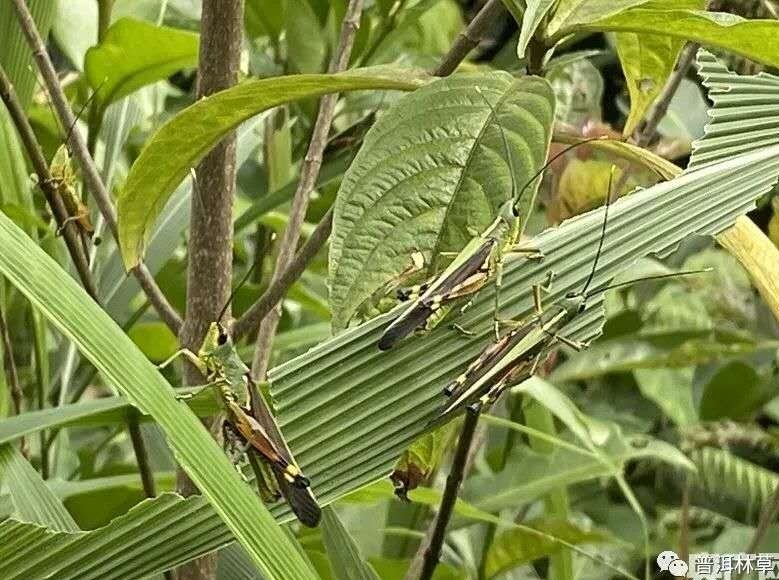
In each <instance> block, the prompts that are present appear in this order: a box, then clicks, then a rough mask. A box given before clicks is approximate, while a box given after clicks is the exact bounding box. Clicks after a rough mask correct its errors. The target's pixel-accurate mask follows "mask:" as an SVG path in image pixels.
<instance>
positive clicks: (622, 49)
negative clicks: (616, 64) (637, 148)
mask: <svg viewBox="0 0 779 580" xmlns="http://www.w3.org/2000/svg"><path fill="white" fill-rule="evenodd" d="M616 44H617V54H618V55H619V61H620V63H621V64H622V72H623V73H624V74H625V80H626V81H627V85H628V93H629V94H630V114H629V115H628V118H627V120H626V121H625V127H624V128H623V130H622V134H623V135H625V136H630V135H632V134H633V132H634V131H635V130H636V127H637V126H638V124H639V123H640V122H641V120H642V119H643V118H644V116H645V115H646V112H647V110H648V109H649V107H650V106H651V105H652V103H653V102H654V100H655V99H656V98H657V96H658V95H659V94H660V91H662V90H663V86H664V85H665V81H666V80H667V79H668V77H669V76H670V74H671V72H673V69H674V64H675V63H676V59H677V57H678V56H679V51H681V49H682V46H683V45H684V40H681V39H678V38H673V37H670V36H663V35H660V34H637V33H635V32H620V33H617V34H616Z"/></svg>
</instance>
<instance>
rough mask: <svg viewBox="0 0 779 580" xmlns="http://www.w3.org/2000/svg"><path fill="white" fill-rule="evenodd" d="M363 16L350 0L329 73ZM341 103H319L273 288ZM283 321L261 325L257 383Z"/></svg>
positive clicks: (270, 319)
mask: <svg viewBox="0 0 779 580" xmlns="http://www.w3.org/2000/svg"><path fill="white" fill-rule="evenodd" d="M361 14H362V0H349V5H348V7H347V8H346V14H345V15H344V20H343V23H342V24H341V35H340V38H339V41H338V47H337V49H336V51H335V54H334V55H333V59H332V60H331V61H330V66H329V67H328V71H329V72H330V73H336V72H341V71H343V70H345V69H346V68H347V66H348V64H349V57H350V56H351V54H352V46H353V44H354V36H355V33H356V31H357V28H358V27H359V25H360V15H361ZM337 102H338V93H333V94H329V95H325V96H324V97H322V100H321V101H320V107H319V113H318V114H317V118H316V123H315V124H314V130H313V133H312V135H311V142H310V143H309V146H308V151H307V152H306V156H305V157H304V159H303V167H302V169H301V177H300V181H299V182H298V187H297V190H296V191H295V195H294V197H293V198H292V208H291V209H290V214H289V222H288V223H287V227H286V229H285V230H284V236H283V238H282V240H281V243H280V245H279V254H278V257H277V258H276V268H275V271H274V274H273V278H272V279H271V285H273V284H274V283H275V282H276V280H277V279H278V278H279V277H280V276H281V275H282V274H284V273H285V270H287V268H289V266H290V265H291V264H292V261H293V258H294V254H295V249H296V248H297V245H298V241H299V239H300V230H301V228H302V226H303V220H304V218H305V216H306V209H307V208H308V200H309V197H310V195H311V192H312V191H313V189H314V185H315V184H316V180H317V177H318V176H319V170H320V169H321V167H322V154H323V152H324V150H325V146H326V145H327V135H328V133H329V132H330V125H331V124H332V122H333V116H334V114H335V105H336V103H337ZM280 319H281V310H280V308H279V307H276V308H274V309H272V310H270V312H268V314H267V315H266V316H265V317H264V318H263V320H262V322H261V323H260V330H259V332H258V333H257V342H256V349H255V352H254V360H253V361H252V376H254V377H255V379H258V380H264V379H265V375H266V372H267V370H268V362H269V360H270V353H271V345H272V343H273V335H274V334H275V333H276V327H277V326H278V324H279V320H280Z"/></svg>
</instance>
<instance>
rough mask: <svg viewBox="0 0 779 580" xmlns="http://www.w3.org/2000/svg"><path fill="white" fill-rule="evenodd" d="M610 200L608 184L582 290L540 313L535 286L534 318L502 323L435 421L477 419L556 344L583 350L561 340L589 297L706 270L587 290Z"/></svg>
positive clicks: (452, 387) (449, 388) (449, 391)
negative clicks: (462, 414) (504, 328)
mask: <svg viewBox="0 0 779 580" xmlns="http://www.w3.org/2000/svg"><path fill="white" fill-rule="evenodd" d="M610 198H611V180H610V181H609V193H608V195H607V197H606V207H605V210H604V215H603V227H602V230H601V238H600V241H599V243H598V248H597V250H596V253H595V259H594V261H593V265H592V270H590V274H589V276H588V278H587V280H586V281H585V283H584V286H583V287H582V289H581V290H578V291H576V290H574V291H571V292H569V293H567V294H566V295H565V296H564V297H563V298H562V299H561V300H559V301H558V302H556V303H555V304H553V305H552V306H550V307H549V308H547V309H544V308H543V306H542V304H541V292H542V289H543V287H542V286H541V285H539V284H536V285H534V286H533V302H534V306H535V313H534V314H533V316H531V317H530V319H528V320H526V321H522V322H517V321H507V324H509V325H510V326H512V327H513V328H512V329H511V330H510V331H509V332H508V333H506V334H504V335H503V336H502V337H500V338H499V339H498V340H497V341H495V342H494V343H492V344H490V345H489V346H488V347H487V348H485V349H484V350H483V351H482V352H481V354H480V355H479V356H478V357H477V358H476V360H474V361H473V362H472V363H471V364H470V365H469V366H468V367H467V368H466V370H465V371H464V372H463V373H462V374H461V375H459V376H458V377H457V378H455V379H454V380H453V381H452V382H450V383H449V384H448V385H446V387H444V395H446V396H447V397H448V400H447V401H446V402H445V403H444V404H443V405H442V406H441V408H440V410H439V412H438V415H437V417H436V419H435V420H436V421H437V420H439V419H441V418H442V417H445V416H447V415H449V414H451V413H453V412H454V411H456V410H458V409H459V408H461V407H463V406H467V407H468V410H469V411H470V412H474V413H479V412H480V411H481V409H482V407H483V406H485V405H489V404H492V403H494V402H495V401H496V400H497V399H498V398H499V397H500V395H501V394H502V393H503V391H504V390H505V389H506V387H508V386H510V385H512V384H516V383H519V382H522V381H523V380H525V379H527V378H529V377H530V376H532V375H533V374H534V373H535V372H536V370H537V368H538V365H539V363H540V361H541V360H542V357H543V356H544V355H545V354H547V353H548V352H549V350H550V349H551V348H552V347H553V346H554V345H555V344H557V343H561V344H565V345H567V346H569V347H571V348H573V349H574V350H576V351H581V350H583V349H585V348H587V347H588V346H589V342H581V341H578V340H573V339H571V338H568V337H566V336H564V335H562V334H561V331H562V329H563V328H564V327H565V326H566V325H567V324H568V323H569V322H571V321H572V320H574V319H575V318H576V317H577V316H578V315H580V314H581V313H583V312H584V311H585V310H586V308H587V301H588V300H589V299H590V298H592V297H593V296H595V295H597V294H602V293H603V292H605V291H606V290H610V289H613V288H619V287H622V286H627V285H630V284H634V283H636V282H640V281H643V280H658V279H663V278H671V277H677V276H686V275H690V274H698V273H702V272H708V271H710V269H704V270H689V271H685V272H676V273H673V274H661V275H657V276H648V277H645V278H640V279H637V280H629V281H627V282H622V283H618V284H613V285H603V286H600V287H598V288H595V289H593V290H589V287H590V284H591V283H592V280H593V277H594V276H595V272H596V270H597V267H598V260H599V259H600V255H601V251H602V250H603V242H604V240H605V237H606V225H607V220H608V215H609V206H610Z"/></svg>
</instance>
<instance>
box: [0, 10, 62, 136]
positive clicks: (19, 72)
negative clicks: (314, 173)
mask: <svg viewBox="0 0 779 580" xmlns="http://www.w3.org/2000/svg"><path fill="white" fill-rule="evenodd" d="M25 4H27V8H29V10H30V13H31V14H32V17H33V20H35V24H36V25H37V27H38V31H39V32H40V34H41V37H43V38H44V39H45V38H47V37H48V35H49V30H50V28H51V24H52V22H54V20H55V15H56V14H57V5H58V4H60V2H53V1H52V0H27V1H26V2H25ZM0 38H1V39H2V42H0V64H2V65H3V68H4V69H5V72H6V74H7V75H8V78H9V79H11V83H12V84H13V86H14V89H15V90H16V95H17V96H18V97H19V102H21V104H22V107H23V108H24V109H25V110H26V109H28V108H29V107H30V103H31V102H32V95H33V92H34V91H35V83H36V79H37V76H38V72H37V70H38V69H37V68H36V66H35V61H34V60H33V56H32V52H31V51H30V47H29V45H28V44H27V41H26V40H25V38H24V33H23V32H22V27H21V26H19V20H18V19H17V16H16V8H15V7H14V4H13V2H0ZM5 151H7V150H5Z"/></svg>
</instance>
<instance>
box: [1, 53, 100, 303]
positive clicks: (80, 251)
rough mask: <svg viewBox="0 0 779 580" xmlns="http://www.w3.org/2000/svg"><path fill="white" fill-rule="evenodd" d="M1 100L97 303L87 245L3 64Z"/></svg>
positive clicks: (78, 268) (81, 276)
mask: <svg viewBox="0 0 779 580" xmlns="http://www.w3.org/2000/svg"><path fill="white" fill-rule="evenodd" d="M0 98H2V100H3V103H5V106H6V108H7V109H8V113H9V114H10V115H11V120H12V121H13V123H14V126H15V127H16V130H17V132H18V133H19V136H20V137H21V139H22V144H23V145H24V149H25V151H26V152H27V156H28V157H29V158H30V162H31V163H32V166H33V170H34V171H35V174H36V176H37V177H38V185H39V186H40V188H41V190H42V191H43V194H44V196H45V197H46V202H47V203H48V204H49V207H50V208H51V213H52V215H53V216H54V221H55V223H56V224H57V230H58V231H61V232H62V236H63V238H65V245H66V246H67V248H68V253H69V254H70V257H71V259H72V260H73V264H74V265H75V266H76V272H77V273H78V277H79V279H80V280H81V284H82V285H83V286H84V289H85V290H86V291H87V293H88V294H89V295H90V296H91V297H92V298H93V299H94V300H95V301H98V299H97V288H96V286H95V283H94V280H93V279H92V272H91V271H90V270H89V260H88V259H87V255H86V253H85V252H84V246H83V245H82V243H81V238H80V236H79V233H78V228H77V226H76V224H75V223H73V222H70V223H68V222H67V221H66V220H67V218H68V212H67V210H66V209H65V204H64V203H63V201H62V198H61V197H60V195H59V193H58V192H57V188H56V186H55V184H54V180H53V179H52V177H51V173H50V172H49V166H48V165H47V163H46V159H45V158H44V156H43V150H42V149H41V146H40V143H38V139H37V138H36V137H35V132H34V131H33V129H32V126H31V125H30V122H29V121H28V120H27V116H26V115H25V114H24V109H23V108H22V105H21V103H20V102H19V98H18V97H17V95H16V91H15V90H14V88H13V85H12V84H11V81H10V79H9V78H8V75H7V74H6V72H5V69H4V68H3V67H2V65H0ZM63 224H66V225H65V226H64V227H63Z"/></svg>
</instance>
